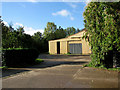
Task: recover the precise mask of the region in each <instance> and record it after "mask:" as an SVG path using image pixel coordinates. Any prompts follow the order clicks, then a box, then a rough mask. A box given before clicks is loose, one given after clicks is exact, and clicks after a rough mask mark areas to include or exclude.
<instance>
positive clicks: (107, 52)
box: [83, 2, 120, 68]
mask: <svg viewBox="0 0 120 90" xmlns="http://www.w3.org/2000/svg"><path fill="white" fill-rule="evenodd" d="M119 6H120V2H114V3H113V2H112V3H108V2H106V3H105V2H90V3H89V4H88V5H87V6H86V9H85V12H84V14H83V15H84V19H85V20H84V22H85V28H86V29H87V33H86V34H85V35H84V37H85V38H87V37H88V36H89V44H90V45H91V49H92V55H91V57H92V62H91V63H90V64H92V65H93V66H100V65H103V66H105V67H107V68H109V67H113V57H115V58H116V60H117V61H120V57H119V55H118V53H119V51H120V7H119Z"/></svg>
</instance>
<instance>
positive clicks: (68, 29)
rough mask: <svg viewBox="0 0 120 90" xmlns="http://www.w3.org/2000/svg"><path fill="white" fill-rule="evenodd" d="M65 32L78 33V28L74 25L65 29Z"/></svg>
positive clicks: (67, 33) (69, 33)
mask: <svg viewBox="0 0 120 90" xmlns="http://www.w3.org/2000/svg"><path fill="white" fill-rule="evenodd" d="M65 32H66V36H70V35H72V34H75V33H76V29H75V28H74V27H68V28H67V29H65Z"/></svg>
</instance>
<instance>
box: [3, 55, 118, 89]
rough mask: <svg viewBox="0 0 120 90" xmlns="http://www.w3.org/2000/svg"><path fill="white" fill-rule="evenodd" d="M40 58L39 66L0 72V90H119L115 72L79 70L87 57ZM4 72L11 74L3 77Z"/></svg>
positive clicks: (44, 56) (41, 56) (58, 56)
mask: <svg viewBox="0 0 120 90" xmlns="http://www.w3.org/2000/svg"><path fill="white" fill-rule="evenodd" d="M39 58H41V59H43V60H44V62H43V63H41V64H39V65H35V66H32V67H28V68H10V69H9V70H7V71H3V81H2V86H3V88H117V87H118V72H116V71H107V70H101V69H94V68H88V67H87V68H82V65H83V64H86V63H88V62H89V61H90V57H89V56H87V55H85V56H80V55H74V56H72V55H71V56H67V55H47V54H43V55H40V56H39ZM12 71H13V73H10V72H12ZM7 72H9V73H10V74H6V73H7ZM20 72H21V73H20ZM16 73H17V74H16ZM10 75H11V76H10ZM6 76H7V77H6Z"/></svg>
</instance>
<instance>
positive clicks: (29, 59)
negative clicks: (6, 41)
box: [2, 49, 39, 67]
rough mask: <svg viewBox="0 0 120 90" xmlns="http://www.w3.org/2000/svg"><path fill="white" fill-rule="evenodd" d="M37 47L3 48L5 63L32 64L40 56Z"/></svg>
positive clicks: (13, 65)
mask: <svg viewBox="0 0 120 90" xmlns="http://www.w3.org/2000/svg"><path fill="white" fill-rule="evenodd" d="M38 55H39V53H38V51H37V50H36V49H7V50H3V54H2V58H3V62H2V63H3V65H5V66H8V67H17V66H20V65H24V64H32V63H34V62H35V59H36V58H37V57H38Z"/></svg>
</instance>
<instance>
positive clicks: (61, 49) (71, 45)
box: [49, 29, 91, 54]
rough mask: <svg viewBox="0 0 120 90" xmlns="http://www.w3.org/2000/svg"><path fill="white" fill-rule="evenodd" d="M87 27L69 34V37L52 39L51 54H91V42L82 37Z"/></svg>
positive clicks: (50, 44) (50, 43) (50, 42)
mask: <svg viewBox="0 0 120 90" xmlns="http://www.w3.org/2000/svg"><path fill="white" fill-rule="evenodd" d="M85 32H86V30H85V29H83V30H81V31H80V32H78V33H76V34H73V35H71V36H68V37H67V38H63V39H58V40H50V41H49V53H50V54H67V53H71V54H90V53H91V48H90V46H89V43H88V42H87V41H85V39H82V36H83V34H84V33H85Z"/></svg>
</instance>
